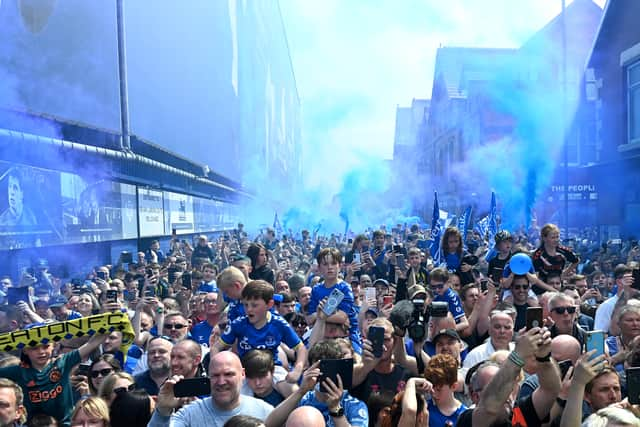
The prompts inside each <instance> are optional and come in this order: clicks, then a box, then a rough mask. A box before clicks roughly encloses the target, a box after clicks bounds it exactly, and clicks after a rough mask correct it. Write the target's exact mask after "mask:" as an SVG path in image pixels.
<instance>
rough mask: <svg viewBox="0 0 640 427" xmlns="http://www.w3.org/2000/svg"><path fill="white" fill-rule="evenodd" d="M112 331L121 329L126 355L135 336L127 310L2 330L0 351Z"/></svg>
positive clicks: (122, 348) (123, 348) (123, 350)
mask: <svg viewBox="0 0 640 427" xmlns="http://www.w3.org/2000/svg"><path fill="white" fill-rule="evenodd" d="M113 331H120V332H122V346H120V350H121V351H122V353H123V354H124V355H125V356H126V355H127V350H128V348H129V345H131V343H132V342H133V338H134V337H135V334H134V333H133V327H132V326H131V322H129V316H128V315H127V313H126V312H113V313H103V314H96V315H94V316H89V317H81V318H79V319H74V320H67V321H65V322H56V323H46V324H44V325H42V326H36V327H34V328H30V329H19V330H17V331H13V332H9V333H6V334H2V335H0V351H11V350H15V349H22V348H24V347H36V346H38V345H41V344H48V343H57V342H59V341H62V340H67V339H71V338H77V337H83V336H85V335H94V334H108V333H111V332H113Z"/></svg>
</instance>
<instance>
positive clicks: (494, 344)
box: [462, 310, 515, 369]
mask: <svg viewBox="0 0 640 427" xmlns="http://www.w3.org/2000/svg"><path fill="white" fill-rule="evenodd" d="M512 340H513V317H511V315H510V314H509V313H507V312H504V311H497V310H496V311H494V312H492V313H491V318H490V320H489V339H488V340H487V341H486V342H485V343H484V344H480V345H479V346H477V347H476V348H474V349H473V350H471V352H469V354H467V357H465V359H464V362H463V364H462V366H463V367H464V368H466V369H469V368H471V367H472V366H474V365H475V364H476V363H479V362H482V361H484V360H487V359H488V358H489V356H491V355H492V354H493V353H494V352H496V351H497V350H509V351H511V350H513V349H514V346H515V345H514V343H513V341H512Z"/></svg>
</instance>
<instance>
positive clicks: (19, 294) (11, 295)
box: [7, 286, 29, 305]
mask: <svg viewBox="0 0 640 427" xmlns="http://www.w3.org/2000/svg"><path fill="white" fill-rule="evenodd" d="M18 301H24V302H27V303H28V302H29V287H28V286H23V287H21V288H14V287H11V288H7V302H8V303H9V305H16V304H17V303H18Z"/></svg>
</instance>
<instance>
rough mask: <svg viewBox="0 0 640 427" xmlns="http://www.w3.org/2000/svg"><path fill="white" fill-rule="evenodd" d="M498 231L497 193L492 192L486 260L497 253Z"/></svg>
mask: <svg viewBox="0 0 640 427" xmlns="http://www.w3.org/2000/svg"><path fill="white" fill-rule="evenodd" d="M497 233H498V208H497V206H496V193H494V192H493V191H492V192H491V208H490V210H489V218H488V223H487V239H488V241H487V245H488V246H489V252H488V253H487V256H486V257H485V260H487V261H489V260H490V259H491V258H493V257H494V256H495V254H496V251H495V248H494V246H495V244H496V241H495V237H496V234H497Z"/></svg>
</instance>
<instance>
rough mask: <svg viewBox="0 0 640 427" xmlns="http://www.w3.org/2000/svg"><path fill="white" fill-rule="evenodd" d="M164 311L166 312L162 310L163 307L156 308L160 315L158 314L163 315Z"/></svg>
mask: <svg viewBox="0 0 640 427" xmlns="http://www.w3.org/2000/svg"><path fill="white" fill-rule="evenodd" d="M163 311H164V310H163V309H162V307H158V308H156V313H158V314H162V312H163Z"/></svg>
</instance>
